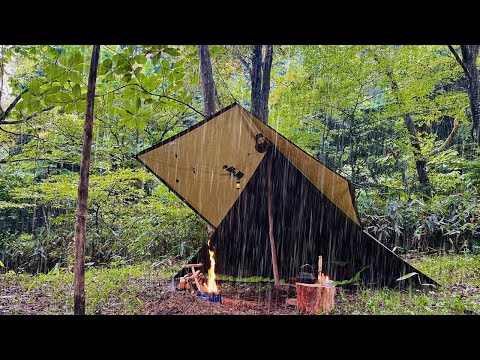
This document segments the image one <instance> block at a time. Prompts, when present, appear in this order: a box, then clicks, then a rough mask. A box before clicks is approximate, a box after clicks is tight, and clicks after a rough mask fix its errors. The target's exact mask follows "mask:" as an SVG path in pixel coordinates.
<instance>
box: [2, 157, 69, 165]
mask: <svg viewBox="0 0 480 360" xmlns="http://www.w3.org/2000/svg"><path fill="white" fill-rule="evenodd" d="M39 160H41V161H49V162H51V163H56V162H66V161H70V160H68V159H63V160H62V159H50V158H27V159H15V160H1V161H0V164H8V163H12V162H20V161H39Z"/></svg>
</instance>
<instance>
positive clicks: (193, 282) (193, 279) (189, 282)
mask: <svg viewBox="0 0 480 360" xmlns="http://www.w3.org/2000/svg"><path fill="white" fill-rule="evenodd" d="M202 266H203V264H187V265H184V266H183V267H184V268H185V269H191V271H192V272H191V273H188V274H186V275H185V276H182V277H181V278H180V283H179V288H180V289H181V290H183V289H185V290H190V292H191V293H192V294H193V293H195V288H196V289H197V290H198V291H200V292H201V293H204V292H207V289H206V287H205V285H204V275H203V273H202V272H201V271H200V270H195V268H198V267H202Z"/></svg>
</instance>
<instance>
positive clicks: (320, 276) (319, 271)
mask: <svg viewBox="0 0 480 360" xmlns="http://www.w3.org/2000/svg"><path fill="white" fill-rule="evenodd" d="M322 280H323V274H322V255H320V256H319V257H318V283H319V284H321V283H322Z"/></svg>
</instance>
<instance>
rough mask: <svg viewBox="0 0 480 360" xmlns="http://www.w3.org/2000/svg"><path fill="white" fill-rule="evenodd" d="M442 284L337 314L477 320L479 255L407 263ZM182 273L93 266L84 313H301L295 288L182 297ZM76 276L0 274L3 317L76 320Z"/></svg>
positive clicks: (228, 286) (239, 288)
mask: <svg viewBox="0 0 480 360" xmlns="http://www.w3.org/2000/svg"><path fill="white" fill-rule="evenodd" d="M408 261H409V262H410V263H411V264H412V265H414V266H415V267H417V268H418V269H419V270H422V271H424V272H425V273H426V274H427V275H429V276H431V277H432V278H433V279H435V280H437V281H438V282H439V283H440V284H442V285H443V286H441V287H440V288H438V289H432V288H430V287H428V288H427V289H421V290H416V289H413V290H401V291H399V290H394V289H367V288H364V287H362V286H358V288H357V289H354V290H346V289H342V290H339V291H338V292H337V296H336V304H335V308H334V310H333V312H332V314H344V315H348V314H412V315H414V314H480V256H479V255H444V256H417V257H414V258H410V259H409V260H408ZM177 270H178V267H174V266H165V267H154V268H152V267H151V266H150V265H147V264H142V265H136V266H124V267H116V268H95V267H90V268H89V269H88V271H87V273H86V312H87V314H158V315H167V314H168V315H170V314H186V315H197V314H198V315H201V314H202V315H203V314H252V315H254V314H272V315H273V314H297V312H296V309H295V307H292V306H287V305H285V298H286V297H287V296H288V297H291V296H293V293H294V289H290V290H287V288H286V289H285V290H283V291H281V292H275V291H274V290H273V289H272V286H271V284H268V283H236V284H233V283H226V282H225V283H222V284H221V289H222V304H216V303H208V302H206V301H205V300H201V299H199V298H198V297H197V296H196V295H192V294H190V293H188V292H184V291H175V292H172V291H171V290H172V283H171V280H170V279H171V277H172V275H173V274H175V273H176V271H177ZM72 284H73V274H72V273H71V272H67V271H65V270H60V271H52V272H51V273H49V274H40V275H36V276H33V275H29V274H15V273H13V272H9V273H7V274H0V315H2V314H72V313H73V299H72V298H73V286H72Z"/></svg>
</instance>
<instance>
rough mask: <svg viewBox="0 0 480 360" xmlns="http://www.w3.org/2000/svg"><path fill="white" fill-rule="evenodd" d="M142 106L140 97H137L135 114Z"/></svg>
mask: <svg viewBox="0 0 480 360" xmlns="http://www.w3.org/2000/svg"><path fill="white" fill-rule="evenodd" d="M141 106H142V99H140V98H139V97H137V98H136V99H135V110H136V111H135V113H137V112H138V110H139V109H140V107H141Z"/></svg>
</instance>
